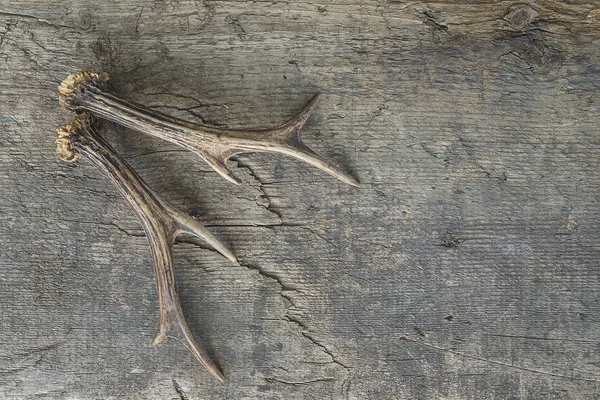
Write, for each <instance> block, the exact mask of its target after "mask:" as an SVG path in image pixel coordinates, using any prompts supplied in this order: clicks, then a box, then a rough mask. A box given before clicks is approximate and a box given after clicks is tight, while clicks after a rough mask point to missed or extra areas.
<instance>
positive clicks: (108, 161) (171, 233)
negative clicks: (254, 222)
mask: <svg viewBox="0 0 600 400" xmlns="http://www.w3.org/2000/svg"><path fill="white" fill-rule="evenodd" d="M94 124H95V121H94V118H93V117H92V116H90V115H89V114H87V113H82V114H80V115H79V116H77V117H76V118H74V119H73V120H72V121H71V122H69V123H68V124H65V125H62V126H60V127H59V128H58V129H57V131H58V135H59V137H58V138H57V139H56V140H55V141H56V144H57V148H56V152H57V153H58V155H59V157H60V158H61V159H62V160H64V161H68V162H72V161H75V160H77V159H78V158H79V156H80V155H84V156H85V157H86V158H88V159H90V160H91V161H92V162H93V163H94V164H95V165H96V166H97V167H99V168H100V169H101V170H103V171H104V172H106V174H107V175H108V176H109V177H110V179H111V180H112V182H113V183H114V184H115V186H117V188H118V189H119V191H120V192H121V194H122V195H123V197H124V198H125V199H126V200H127V201H128V202H129V204H131V206H132V207H133V209H134V210H135V212H136V213H137V215H138V217H139V218H140V221H141V222H142V225H143V226H144V231H145V232H146V237H147V238H148V242H149V243H150V248H151V250H152V259H153V263H154V274H155V277H156V285H157V290H158V302H159V310H160V319H159V325H158V330H157V332H156V335H154V338H153V339H152V345H153V346H155V345H157V344H159V343H160V342H162V341H163V340H164V339H165V338H166V337H167V336H171V337H174V338H176V339H178V340H179V341H181V343H183V345H184V346H185V347H187V349H188V350H189V351H191V352H192V353H193V354H194V356H195V357H196V358H197V359H198V361H200V363H202V365H204V367H206V369H208V370H209V371H210V373H211V374H213V375H214V376H215V377H216V378H217V379H219V380H221V381H222V380H223V374H222V373H221V371H220V370H219V368H218V367H217V366H216V365H215V364H214V363H213V362H212V361H211V360H210V358H209V356H208V354H207V353H206V351H205V350H204V349H203V348H202V347H200V345H199V344H198V342H197V341H196V339H195V338H194V335H193V334H192V332H191V330H190V328H189V326H188V324H187V321H186V319H185V316H184V315H183V311H182V309H181V304H180V302H179V295H178V294H177V287H176V283H175V270H174V269H173V256H172V254H173V243H174V242H175V240H176V239H177V237H178V236H180V235H182V234H191V235H194V236H196V237H198V238H200V239H203V240H205V241H206V242H207V243H209V244H210V245H211V246H212V247H214V248H215V249H216V250H217V251H219V252H220V253H221V254H223V255H224V256H225V257H227V258H228V259H229V260H231V261H232V262H236V261H237V260H236V258H235V256H234V255H233V254H232V253H231V251H229V250H228V249H227V248H226V247H225V245H223V244H222V243H221V242H219V240H217V239H216V238H215V237H214V236H213V235H212V234H211V233H210V232H209V231H208V230H207V229H206V228H205V227H204V226H203V225H202V224H200V223H199V222H198V221H196V220H195V219H193V218H192V217H190V216H189V215H187V214H185V213H183V212H181V211H179V210H176V209H175V208H173V207H172V206H170V205H169V204H168V203H167V202H165V201H164V200H163V199H162V198H161V197H160V196H159V195H158V194H157V193H156V192H154V191H153V190H152V189H151V188H150V187H149V186H148V185H147V184H146V183H145V182H144V181H143V180H142V178H140V176H139V175H138V174H136V173H135V171H134V170H133V169H132V168H131V167H130V166H129V165H128V164H127V162H126V161H125V160H124V159H123V158H122V157H121V156H119V154H118V153H117V152H116V151H115V150H114V149H113V148H112V147H111V146H110V145H109V144H108V143H106V142H105V141H104V140H103V139H102V137H101V136H100V135H99V134H98V132H97V131H96V129H95V128H94Z"/></svg>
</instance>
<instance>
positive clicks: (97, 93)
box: [58, 69, 359, 186]
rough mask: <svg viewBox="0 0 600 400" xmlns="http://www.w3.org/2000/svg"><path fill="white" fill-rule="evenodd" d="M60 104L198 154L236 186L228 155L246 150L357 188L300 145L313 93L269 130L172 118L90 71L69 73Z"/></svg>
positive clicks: (354, 182)
mask: <svg viewBox="0 0 600 400" xmlns="http://www.w3.org/2000/svg"><path fill="white" fill-rule="evenodd" d="M58 89H59V99H60V103H61V105H62V106H63V108H65V109H67V110H69V111H72V112H81V111H85V110H87V111H89V112H91V113H93V114H95V115H97V116H98V117H102V118H106V119H108V120H111V121H113V122H116V123H118V124H121V125H124V126H126V127H128V128H131V129H134V130H137V131H140V132H142V133H146V134H149V135H152V136H155V137H158V138H160V139H163V140H166V141H169V142H172V143H175V144H178V145H180V146H182V147H184V148H186V149H188V150H191V151H193V152H194V153H196V154H198V155H199V156H200V157H201V158H202V159H203V160H204V161H206V162H207V163H208V164H209V165H210V166H211V167H212V168H213V169H215V171H217V172H218V173H219V174H221V175H222V176H223V177H224V178H226V179H227V180H229V181H231V182H233V183H236V184H239V183H240V182H241V181H240V180H239V179H238V178H236V177H235V176H234V175H233V173H232V171H231V170H230V169H229V167H228V166H227V160H229V158H230V157H231V156H234V155H236V154H241V153H250V152H271V153H280V154H285V155H287V156H290V157H293V158H296V159H298V160H301V161H303V162H305V163H307V164H310V165H312V166H314V167H316V168H318V169H320V170H322V171H324V172H326V173H328V174H330V175H333V176H334V177H336V178H337V179H339V180H341V181H342V182H345V183H348V184H350V185H353V186H359V183H358V181H357V180H356V179H355V178H354V177H352V176H350V175H349V174H347V173H345V172H344V171H342V170H340V169H339V168H338V167H336V166H335V165H333V164H331V163H329V162H328V161H326V160H325V159H324V158H323V157H321V156H320V155H319V154H317V153H316V152H314V151H313V150H312V149H310V148H309V147H308V146H307V145H305V144H304V143H303V142H302V140H301V138H300V129H301V128H302V126H303V125H304V123H305V122H306V120H307V119H308V118H309V117H310V115H311V114H312V112H313V111H314V109H315V107H316V105H317V101H318V98H319V96H318V95H316V96H314V97H313V98H312V99H311V100H310V101H309V102H308V104H307V105H306V106H305V107H304V108H303V109H302V110H301V111H300V112H299V113H298V114H297V115H296V116H294V117H293V118H292V119H290V120H289V121H287V122H286V123H284V124H281V125H279V126H277V127H275V128H272V129H262V130H233V129H219V128H214V127H210V126H204V125H200V124H195V123H191V122H187V121H183V120H180V119H176V118H173V117H170V116H167V115H164V114H161V113H158V112H156V111H152V110H149V109H147V108H144V107H143V106H140V105H134V104H130V103H128V102H126V101H125V100H123V99H121V98H119V97H117V96H115V95H114V94H112V93H110V90H109V86H108V74H106V73H105V72H102V71H99V70H96V69H89V70H85V71H79V72H77V73H75V74H73V75H69V76H68V77H67V78H66V79H65V80H64V81H63V82H62V83H61V84H60V85H59V87H58Z"/></svg>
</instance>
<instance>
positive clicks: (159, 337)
mask: <svg viewBox="0 0 600 400" xmlns="http://www.w3.org/2000/svg"><path fill="white" fill-rule="evenodd" d="M58 92H59V101H60V104H61V106H62V107H63V108H64V109H66V110H67V111H70V112H73V113H75V114H76V116H75V118H74V119H73V120H71V122H69V123H68V124H65V125H62V126H60V127H59V128H58V129H57V131H58V135H59V137H58V138H57V139H56V140H55V141H56V144H57V149H56V151H57V153H58V155H59V157H60V158H61V159H62V160H64V161H67V162H72V161H75V160H77V159H78V158H79V156H80V155H81V154H83V155H84V156H85V157H86V158H88V159H90V160H91V161H92V162H93V163H94V164H96V166H97V167H99V168H100V169H101V170H103V171H104V172H105V173H106V174H107V175H108V176H109V177H110V178H111V180H112V182H113V183H114V184H115V186H117V188H118V189H119V191H120V192H121V194H122V195H123V197H124V198H125V199H126V200H127V201H128V202H129V203H130V204H131V206H132V207H133V208H134V209H135V211H136V213H137V215H138V217H139V219H140V220H141V222H142V225H143V226H144V231H145V232H146V237H147V238H148V242H149V243H150V248H151V250H152V259H153V264H154V274H155V277H156V284H157V290H158V302H159V310H160V320H159V326H158V331H157V332H156V334H155V335H154V338H153V339H152V345H153V346H154V345H157V344H158V343H160V342H162V341H163V340H164V339H165V338H166V337H167V336H171V337H174V338H176V339H178V340H179V341H181V343H183V345H184V346H185V347H187V349H188V350H189V351H191V352H192V353H193V354H194V356H195V357H196V358H197V359H198V361H200V363H202V365H204V367H206V369H208V371H210V373H211V374H213V375H214V376H215V377H216V378H217V379H219V380H220V381H223V374H222V373H221V371H220V370H219V368H218V367H217V366H216V365H215V364H214V363H213V362H212V361H211V359H210V358H209V356H208V354H207V353H206V351H205V350H204V349H203V348H202V347H201V346H200V345H199V344H198V342H197V341H196V339H195V338H194V335H193V334H192V332H191V330H190V328H189V326H188V324H187V321H186V319H185V317H184V315H183V311H182V310H181V304H180V302H179V296H178V294H177V288H176V284H175V271H174V269H173V257H172V253H173V244H174V242H175V240H177V238H178V237H179V236H180V235H182V234H191V235H194V236H196V237H198V238H201V239H203V240H205V241H206V242H207V243H209V244H210V245H211V246H212V247H213V248H214V249H215V250H217V251H218V252H219V253H221V254H223V255H224V256H225V257H227V258H228V259H229V260H230V261H231V262H236V261H237V259H236V257H235V256H234V255H233V253H232V252H231V251H230V250H229V249H227V247H226V246H225V245H224V244H222V243H221V242H220V241H219V240H217V239H216V238H215V237H214V236H213V235H212V234H211V233H210V232H209V231H208V230H207V229H206V228H205V227H204V226H203V225H202V224H201V223H199V222H198V221H196V220H195V219H194V218H192V217H191V216H189V215H188V214H186V213H184V212H181V211H179V210H177V209H175V208H173V207H172V206H171V205H169V204H168V203H167V202H166V201H164V200H163V199H162V198H161V197H160V196H159V195H158V194H157V193H156V192H154V191H153V190H152V189H151V188H150V187H149V186H148V185H147V184H146V182H144V181H143V180H142V178H140V176H139V175H138V174H137V173H136V172H135V171H134V170H133V169H132V168H131V166H129V164H127V162H126V161H125V160H124V159H123V158H122V157H121V156H120V155H119V154H118V153H117V152H116V151H115V150H114V149H113V148H112V147H111V146H110V145H109V144H108V143H107V142H106V141H104V139H102V137H101V136H100V134H99V133H98V131H97V129H96V127H95V126H96V123H97V121H96V119H95V117H94V115H95V116H98V117H100V118H105V119H107V120H110V121H113V122H116V123H118V124H121V125H123V126H125V127H128V128H131V129H134V130H137V131H139V132H142V133H146V134H149V135H152V136H155V137H158V138H160V139H163V140H166V141H169V142H172V143H175V144H178V145H180V146H182V147H184V148H186V149H188V150H191V151H193V152H194V153H196V154H197V155H199V156H200V157H201V158H202V159H203V160H204V161H206V162H207V163H208V164H209V165H210V166H211V167H212V168H213V169H215V171H217V172H218V173H219V174H220V175H221V176H223V177H224V178H225V179H227V180H229V181H231V182H233V183H236V184H239V183H241V181H240V180H239V179H238V178H236V177H235V176H234V175H233V173H232V172H231V170H230V169H229V167H228V166H227V160H228V159H229V158H230V157H231V156H233V155H236V154H241V153H250V152H272V153H281V154H285V155H288V156H291V157H294V158H296V159H299V160H301V161H304V162H306V163H307V164H310V165H313V166H315V167H317V168H319V169H320V170H322V171H324V172H327V173H329V174H331V175H333V176H335V177H336V178H338V179H339V180H341V181H342V182H345V183H348V184H350V185H353V186H358V185H359V183H358V181H357V180H356V179H354V178H353V177H352V176H350V175H348V174H346V173H345V172H343V171H341V170H340V169H339V168H337V167H336V166H334V165H333V164H331V163H329V162H327V161H326V160H325V159H323V158H322V157H321V156H319V155H318V154H317V153H315V152H314V151H313V150H311V149H310V148H309V147H308V146H306V145H305V144H304V143H303V142H302V140H301V139H300V129H301V128H302V126H303V125H304V123H305V122H306V120H307V119H308V117H309V116H310V115H311V113H312V112H313V111H314V109H315V107H316V105H317V101H318V95H316V96H314V97H313V98H312V99H311V100H310V101H309V102H308V104H307V105H306V106H305V107H304V108H303V109H302V111H300V112H299V113H298V114H297V115H296V116H295V117H293V118H292V119H290V120H289V121H287V122H286V123H284V124H282V125H279V126H277V127H275V128H272V129H262V130H229V129H218V128H213V127H209V126H204V125H199V124H194V123H191V122H187V121H183V120H179V119H176V118H173V117H169V116H167V115H164V114H160V113H157V112H155V111H152V110H149V109H147V108H144V107H143V106H140V105H134V104H130V103H128V102H126V101H125V100H123V99H120V98H119V97H117V96H115V95H113V94H112V93H110V90H109V85H108V74H106V73H105V72H102V71H99V70H96V69H90V70H85V71H79V72H77V73H75V74H73V75H69V76H68V77H67V79H65V80H64V81H63V82H62V83H61V84H60V85H59V86H58Z"/></svg>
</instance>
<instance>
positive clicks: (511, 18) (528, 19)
mask: <svg viewBox="0 0 600 400" xmlns="http://www.w3.org/2000/svg"><path fill="white" fill-rule="evenodd" d="M539 15H540V14H539V13H538V12H537V11H536V10H534V9H533V8H531V7H529V6H527V5H523V6H519V7H517V8H515V9H513V10H512V11H510V12H509V13H508V14H506V15H505V16H504V20H506V22H508V24H509V25H510V27H511V28H513V29H515V30H517V31H521V30H523V29H524V28H525V27H526V26H527V25H529V24H530V23H532V22H533V21H535V20H536V19H537V18H538V17H539Z"/></svg>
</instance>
